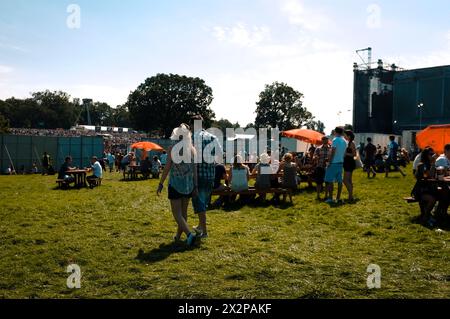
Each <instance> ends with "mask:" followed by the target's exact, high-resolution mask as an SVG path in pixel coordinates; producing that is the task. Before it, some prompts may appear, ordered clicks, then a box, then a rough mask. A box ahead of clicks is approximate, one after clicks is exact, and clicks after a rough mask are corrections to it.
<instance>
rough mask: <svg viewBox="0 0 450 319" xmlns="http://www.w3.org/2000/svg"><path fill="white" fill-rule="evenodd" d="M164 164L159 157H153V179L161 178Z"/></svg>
mask: <svg viewBox="0 0 450 319" xmlns="http://www.w3.org/2000/svg"><path fill="white" fill-rule="evenodd" d="M161 167H162V164H161V162H160V160H159V159H158V156H153V161H152V177H153V178H159V174H160V172H161Z"/></svg>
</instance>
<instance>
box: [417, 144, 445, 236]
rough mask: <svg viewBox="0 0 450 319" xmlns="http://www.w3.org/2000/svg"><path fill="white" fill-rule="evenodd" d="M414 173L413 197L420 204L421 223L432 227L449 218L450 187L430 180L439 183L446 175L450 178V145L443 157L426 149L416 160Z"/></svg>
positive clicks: (428, 148)
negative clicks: (435, 181)
mask: <svg viewBox="0 0 450 319" xmlns="http://www.w3.org/2000/svg"><path fill="white" fill-rule="evenodd" d="M413 171H414V175H415V177H416V180H417V182H416V184H415V185H414V188H413V189H412V191H411V195H412V197H413V198H414V199H415V200H417V201H418V202H419V206H420V212H421V214H420V217H419V222H421V223H425V224H428V225H429V226H431V227H432V226H434V225H436V223H439V222H441V221H443V220H445V219H446V218H447V217H448V215H447V211H448V207H449V204H450V190H449V187H448V186H446V185H441V184H439V182H438V183H434V182H429V180H437V181H439V180H440V179H441V178H442V177H443V176H445V175H447V176H450V144H447V145H445V148H444V154H442V155H439V154H436V153H435V152H434V150H433V148H432V147H426V148H425V149H424V150H423V151H422V152H421V153H420V154H419V155H417V157H416V158H415V160H414V163H413ZM435 208H436V210H435V211H434V214H432V213H433V209H435Z"/></svg>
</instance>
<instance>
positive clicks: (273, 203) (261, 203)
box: [211, 198, 294, 212]
mask: <svg viewBox="0 0 450 319" xmlns="http://www.w3.org/2000/svg"><path fill="white" fill-rule="evenodd" d="M293 206H294V204H292V203H291V202H290V201H289V199H287V200H286V201H285V202H284V201H282V200H276V199H270V200H267V199H266V200H262V199H259V198H257V199H251V200H240V199H239V200H237V201H235V202H233V203H228V204H225V205H223V206H222V207H212V208H211V209H214V210H223V211H225V212H235V211H239V210H241V209H242V208H244V207H251V208H269V207H273V208H277V209H282V210H284V209H288V208H292V207H293Z"/></svg>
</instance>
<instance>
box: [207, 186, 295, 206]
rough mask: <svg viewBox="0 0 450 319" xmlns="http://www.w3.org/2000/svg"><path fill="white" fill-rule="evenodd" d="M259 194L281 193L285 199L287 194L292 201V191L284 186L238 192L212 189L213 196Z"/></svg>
mask: <svg viewBox="0 0 450 319" xmlns="http://www.w3.org/2000/svg"><path fill="white" fill-rule="evenodd" d="M260 194H264V195H266V194H277V195H283V197H284V199H286V196H287V195H289V197H290V198H291V203H292V191H291V190H290V189H284V188H269V189H265V190H262V189H256V188H249V189H248V190H245V191H240V192H234V191H232V190H231V189H226V190H221V191H213V192H212V195H213V196H230V197H231V196H234V195H260Z"/></svg>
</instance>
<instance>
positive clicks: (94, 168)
mask: <svg viewBox="0 0 450 319" xmlns="http://www.w3.org/2000/svg"><path fill="white" fill-rule="evenodd" d="M92 171H93V173H94V175H95V176H97V177H98V178H102V175H103V169H102V165H100V163H99V162H98V161H97V162H95V163H94V165H92Z"/></svg>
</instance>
